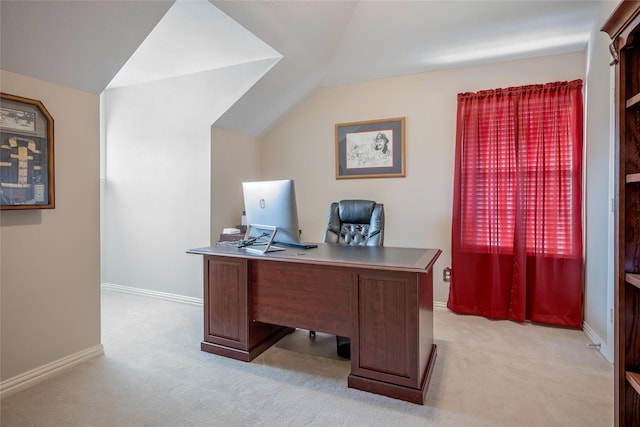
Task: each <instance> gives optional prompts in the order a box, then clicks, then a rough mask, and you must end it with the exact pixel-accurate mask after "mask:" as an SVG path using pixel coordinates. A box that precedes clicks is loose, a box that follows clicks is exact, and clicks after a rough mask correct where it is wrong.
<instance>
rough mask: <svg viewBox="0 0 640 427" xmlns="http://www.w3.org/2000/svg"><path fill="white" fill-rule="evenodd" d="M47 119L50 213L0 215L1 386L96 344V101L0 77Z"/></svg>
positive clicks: (73, 92)
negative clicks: (51, 159) (51, 150)
mask: <svg viewBox="0 0 640 427" xmlns="http://www.w3.org/2000/svg"><path fill="white" fill-rule="evenodd" d="M0 73H1V74H0V78H1V80H0V82H1V83H0V88H1V90H2V92H5V93H10V94H14V95H19V96H23V97H26V98H32V99H37V100H40V101H42V103H43V104H44V106H45V107H46V108H47V110H48V111H49V113H51V115H52V116H53V119H54V129H55V136H54V143H55V192H56V193H55V203H56V207H55V209H53V210H27V211H3V212H2V213H1V214H0V226H1V227H0V269H1V270H0V301H1V302H0V323H1V332H2V335H1V337H0V348H1V359H0V360H1V366H0V367H1V379H2V381H4V380H6V379H9V378H12V377H14V376H16V375H18V374H22V373H24V372H26V371H29V370H32V369H35V368H38V367H41V366H43V365H45V364H48V363H51V362H53V361H56V360H58V359H62V358H65V357H67V356H69V355H72V354H75V353H78V352H81V351H84V350H87V349H89V348H91V347H96V346H99V345H100V247H99V245H100V236H99V232H100V226H99V223H100V213H99V192H100V188H99V137H100V135H99V97H98V95H95V94H90V93H86V92H82V91H78V90H73V89H69V88H67V87H64V86H59V85H54V84H51V83H47V82H44V81H41V80H35V79H32V78H29V77H25V76H21V75H18V74H14V73H9V72H5V71H1V72H0Z"/></svg>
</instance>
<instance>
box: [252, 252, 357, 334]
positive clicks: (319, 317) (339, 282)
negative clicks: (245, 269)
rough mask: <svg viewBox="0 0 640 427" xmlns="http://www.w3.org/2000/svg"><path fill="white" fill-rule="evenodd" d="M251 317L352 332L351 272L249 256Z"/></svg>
mask: <svg viewBox="0 0 640 427" xmlns="http://www.w3.org/2000/svg"><path fill="white" fill-rule="evenodd" d="M250 266H251V267H250V273H249V275H250V277H251V280H250V283H251V284H252V285H251V286H252V296H253V304H252V308H253V317H252V319H253V320H257V321H259V322H266V323H274V324H277V325H283V326H290V327H297V328H302V329H308V330H310V331H318V332H326V333H329V334H334V335H341V336H345V337H349V336H351V281H352V278H351V272H350V271H349V270H348V269H344V268H335V267H330V266H318V265H307V264H297V265H295V268H291V263H287V262H260V261H256V260H250Z"/></svg>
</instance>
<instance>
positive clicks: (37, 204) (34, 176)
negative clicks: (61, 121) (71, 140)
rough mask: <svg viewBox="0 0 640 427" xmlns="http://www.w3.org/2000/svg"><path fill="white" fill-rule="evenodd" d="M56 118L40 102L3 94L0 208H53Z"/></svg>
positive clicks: (0, 97) (0, 107)
mask: <svg viewBox="0 0 640 427" xmlns="http://www.w3.org/2000/svg"><path fill="white" fill-rule="evenodd" d="M53 169H54V164H53V118H52V117H51V115H50V114H49V112H48V111H47V109H46V108H45V106H44V105H43V104H42V102H40V101H36V100H35V99H29V98H23V97H21V96H15V95H9V94H6V93H0V209H2V210H5V209H53V208H54V207H55V204H54V173H53V172H54V171H53Z"/></svg>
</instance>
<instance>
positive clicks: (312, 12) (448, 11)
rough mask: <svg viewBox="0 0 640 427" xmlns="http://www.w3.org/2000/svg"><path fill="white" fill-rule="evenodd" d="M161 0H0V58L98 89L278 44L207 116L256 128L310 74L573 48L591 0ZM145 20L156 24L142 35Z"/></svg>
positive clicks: (368, 72) (307, 88)
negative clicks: (219, 111) (232, 96)
mask: <svg viewBox="0 0 640 427" xmlns="http://www.w3.org/2000/svg"><path fill="white" fill-rule="evenodd" d="M178 1H179V2H183V3H184V2H195V1H196V0H178ZM202 1H204V0H200V3H202ZM173 3H174V2H173V1H162V0H159V1H126V0H123V1H101V0H95V1H66V0H65V1H58V0H49V1H5V0H3V1H2V2H1V3H0V19H1V21H0V67H1V68H2V69H4V70H7V71H12V72H15V73H19V74H24V75H27V76H31V77H34V78H38V79H42V80H46V81H50V82H53V83H57V84H61V85H65V86H69V87H72V88H76V89H80V90H84V91H88V92H92V93H101V92H102V91H103V90H105V89H106V88H107V87H108V86H109V84H111V85H112V87H114V86H122V85H126V84H134V83H144V82H145V81H149V80H159V79H163V78H169V77H174V74H172V73H178V74H190V73H196V72H201V71H205V70H210V69H216V68H222V67H229V66H233V65H234V64H238V63H243V62H251V61H260V60H264V59H265V58H267V57H278V56H281V58H280V59H279V60H278V61H277V63H276V64H275V65H274V66H272V67H271V68H270V69H269V71H268V72H267V73H266V74H265V75H264V76H263V77H262V78H261V79H260V80H258V81H257V83H256V84H255V85H253V86H252V87H251V88H250V89H249V90H248V91H247V92H245V93H244V95H242V96H241V97H240V98H239V99H238V100H237V101H235V103H234V104H233V105H232V106H231V108H230V109H229V110H228V111H227V112H226V113H224V114H223V115H222V117H220V118H218V119H217V121H216V125H217V126H221V127H225V128H228V129H230V130H236V131H241V132H243V133H246V134H249V135H253V136H257V135H260V134H262V133H263V132H264V131H266V130H267V129H268V128H269V127H270V126H272V124H273V123H274V122H275V121H277V120H278V119H279V118H280V117H281V116H282V115H283V114H285V113H286V112H287V111H288V110H289V109H291V108H292V107H293V106H295V105H296V104H297V103H298V102H299V101H300V100H301V99H303V98H304V97H305V96H307V95H308V94H309V93H310V92H311V91H313V90H314V89H316V88H318V87H320V86H325V85H336V84H344V83H352V82H357V81H363V80H369V79H376V78H384V77H392V76H398V75H404V74H412V73H421V72H426V71H430V70H439V69H446V68H454V67H462V66H467V65H472V64H480V63H490V62H498V61H504V60H510V59H516V58H525V57H532V56H538V55H547V54H555V53H564V52H573V51H581V50H584V49H585V48H586V45H587V41H588V39H589V35H590V32H591V31H592V29H593V27H594V25H595V24H596V23H595V19H596V16H597V13H598V5H599V2H598V1H580V0H570V1H560V0H552V1H426V0H425V1H403V0H386V1H342V0H341V1H320V0H298V1H279V0H278V1H272V0H255V1H251V0H248V1H228V0H224V1H221V0H210V4H207V7H209V9H207V10H205V11H204V12H203V13H199V18H198V19H197V22H196V20H194V19H193V17H191V18H188V19H179V17H177V16H176V15H177V14H176V13H174V14H173V15H172V14H170V13H167V11H169V9H170V8H171V7H172V5H173ZM229 18H231V19H229ZM233 21H235V22H233ZM154 29H155V30H154ZM247 30H248V31H247ZM152 31H158V32H162V36H156V37H150V36H149V34H150V33H151V32H152ZM172 31H173V34H175V36H171V34H172ZM251 33H252V34H253V35H255V36H256V37H257V39H258V40H255V39H253V40H252V37H250V36H248V35H250V34H251ZM148 36H149V37H148ZM147 39H148V42H149V43H150V44H151V43H155V44H154V49H155V50H156V51H157V53H158V55H157V56H156V57H155V59H154V61H159V60H162V59H163V60H164V62H150V63H151V64H153V65H152V66H147V67H145V66H144V65H142V66H141V65H140V63H141V62H140V61H138V65H137V66H134V65H133V64H135V62H134V59H136V60H140V58H142V59H145V60H148V61H151V60H150V59H149V58H150V57H149V55H147V53H145V52H144V51H143V50H142V49H140V50H139V51H138V48H139V47H140V46H141V45H142V44H143V42H145V40H147ZM152 40H155V41H153V42H152ZM204 41H206V42H204ZM145 43H146V42H145ZM230 48H231V49H230ZM200 49H202V52H203V53H202V54H198V52H199V51H200ZM147 52H148V51H147ZM130 59H131V61H130V62H129V63H128V64H127V62H128V61H129V60H130ZM200 59H201V60H202V61H200ZM142 63H144V61H142ZM125 64H127V67H128V73H129V74H128V75H125V74H124V70H125V69H127V67H125V69H123V67H124V66H125ZM178 65H179V66H178ZM136 67H137V68H136ZM121 69H123V74H121V75H119V76H118V72H119V71H120V70H121ZM170 70H171V71H170ZM134 72H137V73H138V74H137V75H135V73H134ZM116 76H117V77H116ZM123 76H124V77H123ZM247 118H253V120H251V121H248V120H247Z"/></svg>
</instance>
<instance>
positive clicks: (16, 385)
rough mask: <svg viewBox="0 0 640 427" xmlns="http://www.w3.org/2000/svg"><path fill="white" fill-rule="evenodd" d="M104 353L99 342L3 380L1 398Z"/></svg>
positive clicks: (0, 383)
mask: <svg viewBox="0 0 640 427" xmlns="http://www.w3.org/2000/svg"><path fill="white" fill-rule="evenodd" d="M102 355H104V347H103V346H102V344H99V345H96V346H93V347H89V348H87V349H86V350H82V351H80V352H78V353H74V354H71V355H69V356H67V357H63V358H62V359H58V360H56V361H54V362H51V363H47V364H46V365H43V366H40V367H39V368H35V369H32V370H30V371H27V372H25V373H23V374H20V375H16V376H15V377H13V378H9V379H8V380H5V381H2V382H0V399H4V398H5V397H9V396H11V395H12V394H15V393H17V392H19V391H21V390H24V389H25V388H28V387H31V386H32V385H34V384H37V383H39V382H41V381H44V380H46V379H49V378H51V377H53V376H54V375H58V374H60V373H62V372H64V371H66V370H68V369H70V368H72V367H73V366H76V365H78V364H80V363H83V362H86V361H88V360H91V359H94V358H96V357H100V356H102Z"/></svg>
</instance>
